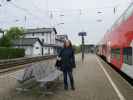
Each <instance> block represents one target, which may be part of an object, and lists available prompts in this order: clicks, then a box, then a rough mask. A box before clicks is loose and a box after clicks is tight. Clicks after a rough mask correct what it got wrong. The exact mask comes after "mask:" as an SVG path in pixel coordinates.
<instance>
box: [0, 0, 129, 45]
mask: <svg viewBox="0 0 133 100" xmlns="http://www.w3.org/2000/svg"><path fill="white" fill-rule="evenodd" d="M130 3H131V0H12V1H11V2H6V0H0V4H1V5H2V6H1V7H0V27H1V28H4V29H6V28H9V27H12V26H22V27H25V28H31V27H56V28H57V31H58V33H60V34H67V35H68V36H69V38H70V39H71V40H72V42H73V43H74V44H80V41H81V39H80V37H79V36H78V32H80V31H85V32H87V37H86V38H85V43H87V44H91V43H94V44H96V43H97V42H98V41H100V39H101V38H102V37H103V35H104V34H105V32H106V31H107V29H109V28H110V27H111V25H112V24H113V23H114V21H115V20H116V19H117V18H118V17H119V16H120V15H121V14H122V12H123V11H124V10H125V9H126V8H127V7H128V5H129V4H130ZM114 7H115V8H116V13H115V14H114V11H113V9H114ZM98 12H102V13H98ZM97 20H102V21H101V22H99V21H97ZM60 23H64V24H60Z"/></svg>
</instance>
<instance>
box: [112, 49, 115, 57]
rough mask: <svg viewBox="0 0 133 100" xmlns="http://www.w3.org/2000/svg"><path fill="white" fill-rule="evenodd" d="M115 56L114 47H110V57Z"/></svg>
mask: <svg viewBox="0 0 133 100" xmlns="http://www.w3.org/2000/svg"><path fill="white" fill-rule="evenodd" d="M114 57H115V49H111V58H114Z"/></svg>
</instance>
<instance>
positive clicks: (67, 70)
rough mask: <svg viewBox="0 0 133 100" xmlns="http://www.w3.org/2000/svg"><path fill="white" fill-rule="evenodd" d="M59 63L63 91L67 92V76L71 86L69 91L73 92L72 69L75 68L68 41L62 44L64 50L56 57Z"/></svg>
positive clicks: (72, 53)
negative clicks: (62, 78)
mask: <svg viewBox="0 0 133 100" xmlns="http://www.w3.org/2000/svg"><path fill="white" fill-rule="evenodd" d="M57 59H58V60H60V62H61V70H62V71H63V76H64V89H65V90H68V76H69V80H70V84H71V89H72V90H75V87H74V78H73V68H75V67H76V64H75V56H74V50H73V48H72V44H71V41H70V40H66V41H65V42H64V48H63V49H62V50H61V51H60V54H59V56H58V57H57Z"/></svg>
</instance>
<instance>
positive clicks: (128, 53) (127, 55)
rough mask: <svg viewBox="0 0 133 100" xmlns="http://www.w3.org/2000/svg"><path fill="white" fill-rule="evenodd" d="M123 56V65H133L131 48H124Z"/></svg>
mask: <svg viewBox="0 0 133 100" xmlns="http://www.w3.org/2000/svg"><path fill="white" fill-rule="evenodd" d="M123 55H124V58H123V59H124V63H126V64H129V65H133V61H132V60H133V57H132V56H133V55H132V48H131V47H128V48H124V49H123Z"/></svg>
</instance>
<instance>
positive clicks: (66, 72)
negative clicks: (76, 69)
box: [63, 70, 74, 89]
mask: <svg viewBox="0 0 133 100" xmlns="http://www.w3.org/2000/svg"><path fill="white" fill-rule="evenodd" d="M63 75H64V88H65V89H68V81H67V80H68V77H69V80H70V84H71V88H72V89H73V88H74V79H73V73H72V71H67V70H65V71H63Z"/></svg>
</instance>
